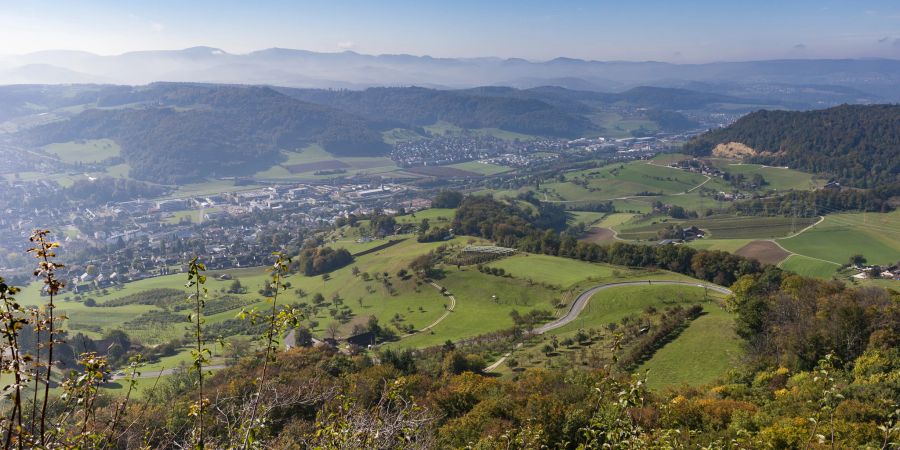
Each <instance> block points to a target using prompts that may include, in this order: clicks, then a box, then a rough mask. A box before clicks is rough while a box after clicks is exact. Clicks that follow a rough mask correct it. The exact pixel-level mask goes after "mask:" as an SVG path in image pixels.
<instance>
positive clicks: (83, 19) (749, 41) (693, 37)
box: [0, 0, 900, 62]
mask: <svg viewBox="0 0 900 450" xmlns="http://www.w3.org/2000/svg"><path fill="white" fill-rule="evenodd" d="M197 45H207V46H212V47H218V48H222V49H224V50H226V51H228V52H233V53H246V52H249V51H253V50H257V49H262V48H268V47H286V48H299V49H308V50H315V51H329V52H332V51H341V50H347V49H349V50H354V51H357V52H360V53H373V54H379V53H409V54H414V55H431V56H445V57H466V56H502V57H522V58H527V59H538V60H539V59H549V58H554V57H557V56H568V57H575V58H585V59H598V60H611V59H621V60H650V59H652V60H663V61H672V62H701V61H712V60H746V59H764V58H794V57H799V58H808V57H870V56H879V57H893V58H900V1H898V0H817V1H811V0H775V1H772V0H740V1H738V0H581V1H576V0H571V1H565V0H542V1H532V0H523V1H489V0H452V1H431V0H417V1H405V0H355V1H350V0H327V1H319V0H294V1H263V0H242V1H231V0H215V1H210V0H181V1H170V0H144V1H131V0H115V1H91V0H77V1H74V0H0V54H7V55H9V54H21V53H28V52H33V51H37V50H47V49H74V50H86V51H91V52H94V53H100V54H117V53H122V52H127V51H132V50H148V49H178V48H186V47H192V46H197Z"/></svg>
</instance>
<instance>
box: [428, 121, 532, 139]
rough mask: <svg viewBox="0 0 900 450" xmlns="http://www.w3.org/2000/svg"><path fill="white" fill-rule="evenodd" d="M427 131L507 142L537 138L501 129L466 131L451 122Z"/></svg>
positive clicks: (429, 128) (434, 125)
mask: <svg viewBox="0 0 900 450" xmlns="http://www.w3.org/2000/svg"><path fill="white" fill-rule="evenodd" d="M424 128H425V130H426V131H428V132H429V133H431V134H435V135H439V136H446V135H457V136H458V135H463V134H465V135H476V136H492V137H495V138H498V139H505V140H507V141H513V140H516V139H518V140H522V141H526V140H531V139H534V138H535V136H532V135H529V134H522V133H516V132H513V131H506V130H501V129H499V128H473V129H465V128H460V127H458V126H456V125H453V124H452V123H449V122H444V121H440V122H437V123H435V124H432V125H426V126H425V127H424Z"/></svg>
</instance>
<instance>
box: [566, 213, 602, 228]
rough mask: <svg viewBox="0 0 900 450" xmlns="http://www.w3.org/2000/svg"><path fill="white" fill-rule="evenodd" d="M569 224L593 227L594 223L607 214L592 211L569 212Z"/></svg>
mask: <svg viewBox="0 0 900 450" xmlns="http://www.w3.org/2000/svg"><path fill="white" fill-rule="evenodd" d="M569 214H570V217H569V220H568V223H569V224H576V223H583V224H585V225H588V226H590V225H594V224H595V222H598V221H600V220H601V219H603V218H604V217H605V216H606V215H607V214H608V213H602V212H593V211H570V212H569Z"/></svg>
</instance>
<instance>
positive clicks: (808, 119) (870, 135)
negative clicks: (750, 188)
mask: <svg viewBox="0 0 900 450" xmlns="http://www.w3.org/2000/svg"><path fill="white" fill-rule="evenodd" d="M730 142H738V143H741V144H745V145H747V146H749V147H751V148H752V149H753V150H754V151H756V152H757V153H758V154H757V155H755V156H751V157H749V159H748V160H749V161H750V162H755V163H761V164H769V165H777V166H789V167H791V168H792V169H799V170H803V171H807V172H812V173H817V174H822V175H826V176H829V177H833V178H834V179H836V180H838V181H840V182H841V183H843V184H846V185H850V186H854V187H860V188H875V187H879V186H885V185H892V184H893V185H897V184H900V105H843V106H838V107H835V108H829V109H824V110H817V111H802V112H801V111H766V110H763V111H757V112H754V113H751V114H748V115H747V116H744V117H743V118H741V119H740V120H738V121H737V122H735V123H734V124H732V125H730V126H728V127H725V128H722V129H718V130H712V131H710V132H707V133H705V134H703V135H700V136H698V137H696V138H694V139H693V140H691V141H689V142H688V143H686V144H685V145H684V151H685V152H687V153H690V154H693V155H697V156H708V155H710V153H711V152H712V151H713V149H714V148H715V147H716V146H717V145H719V144H728V143H730Z"/></svg>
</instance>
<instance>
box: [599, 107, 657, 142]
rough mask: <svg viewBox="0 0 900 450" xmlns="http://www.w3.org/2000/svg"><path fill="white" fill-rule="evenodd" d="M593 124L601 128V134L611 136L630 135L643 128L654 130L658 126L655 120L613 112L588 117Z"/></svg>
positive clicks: (622, 136)
mask: <svg viewBox="0 0 900 450" xmlns="http://www.w3.org/2000/svg"><path fill="white" fill-rule="evenodd" d="M590 119H591V121H592V122H594V124H596V125H598V126H600V127H602V128H603V135H604V136H609V137H613V138H625V137H632V136H633V135H632V134H631V133H632V132H633V131H637V130H640V129H644V130H646V131H647V132H652V131H656V130H657V129H658V128H659V126H658V125H657V124H656V122H653V121H650V120H640V119H626V118H624V117H622V116H621V115H619V114H617V113H614V112H602V113H597V114H593V115H591V117H590Z"/></svg>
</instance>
